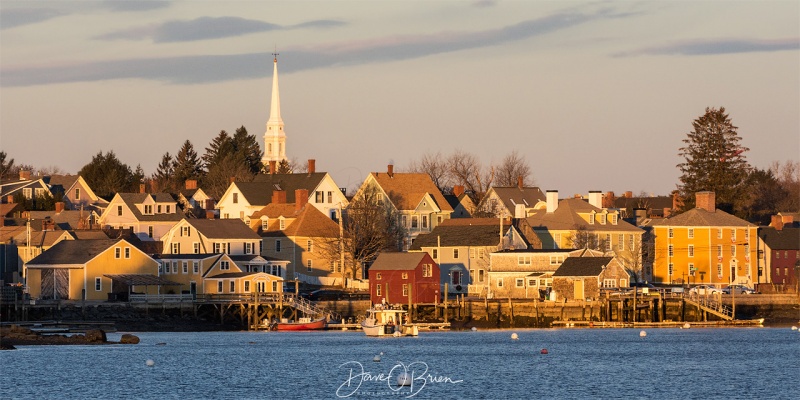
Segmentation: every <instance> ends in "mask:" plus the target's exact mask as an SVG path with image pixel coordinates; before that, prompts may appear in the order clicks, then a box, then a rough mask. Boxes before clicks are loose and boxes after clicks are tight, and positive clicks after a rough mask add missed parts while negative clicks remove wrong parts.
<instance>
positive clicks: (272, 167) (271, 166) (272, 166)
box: [269, 160, 278, 174]
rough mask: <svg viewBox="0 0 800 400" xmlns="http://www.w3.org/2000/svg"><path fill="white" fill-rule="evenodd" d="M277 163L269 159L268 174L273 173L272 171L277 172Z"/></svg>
mask: <svg viewBox="0 0 800 400" xmlns="http://www.w3.org/2000/svg"><path fill="white" fill-rule="evenodd" d="M277 165H278V162H277V161H275V160H270V162H269V173H270V174H274V173H277V172H278V167H277Z"/></svg>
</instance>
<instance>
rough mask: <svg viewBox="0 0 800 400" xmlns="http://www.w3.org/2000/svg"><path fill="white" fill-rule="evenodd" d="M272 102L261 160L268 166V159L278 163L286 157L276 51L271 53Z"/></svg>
mask: <svg viewBox="0 0 800 400" xmlns="http://www.w3.org/2000/svg"><path fill="white" fill-rule="evenodd" d="M272 55H273V56H274V57H275V58H274V59H273V70H272V103H271V104H270V109H269V120H267V130H266V132H264V157H262V158H261V162H262V163H263V164H264V165H266V166H268V165H269V162H270V161H275V162H277V163H280V162H281V161H283V160H285V159H286V133H285V132H284V131H283V120H282V119H281V98H280V94H279V93H278V53H277V52H275V53H272Z"/></svg>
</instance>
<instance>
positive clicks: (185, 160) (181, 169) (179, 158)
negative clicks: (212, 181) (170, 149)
mask: <svg viewBox="0 0 800 400" xmlns="http://www.w3.org/2000/svg"><path fill="white" fill-rule="evenodd" d="M202 176H203V165H202V163H201V162H200V158H199V157H198V156H197V152H196V151H194V146H192V142H190V141H188V140H187V141H185V142H183V146H182V147H181V149H180V150H178V154H177V155H175V168H174V171H173V181H174V182H175V184H176V185H178V186H182V184H183V183H184V182H186V181H187V180H189V179H198V178H200V177H202Z"/></svg>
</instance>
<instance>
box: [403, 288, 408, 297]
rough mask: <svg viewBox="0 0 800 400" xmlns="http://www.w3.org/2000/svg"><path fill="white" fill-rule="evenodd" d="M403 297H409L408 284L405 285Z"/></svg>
mask: <svg viewBox="0 0 800 400" xmlns="http://www.w3.org/2000/svg"><path fill="white" fill-rule="evenodd" d="M403 297H408V285H403Z"/></svg>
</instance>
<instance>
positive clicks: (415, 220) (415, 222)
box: [411, 215, 419, 228]
mask: <svg viewBox="0 0 800 400" xmlns="http://www.w3.org/2000/svg"><path fill="white" fill-rule="evenodd" d="M418 224H419V217H417V216H416V215H412V216H411V228H417V225H418Z"/></svg>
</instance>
